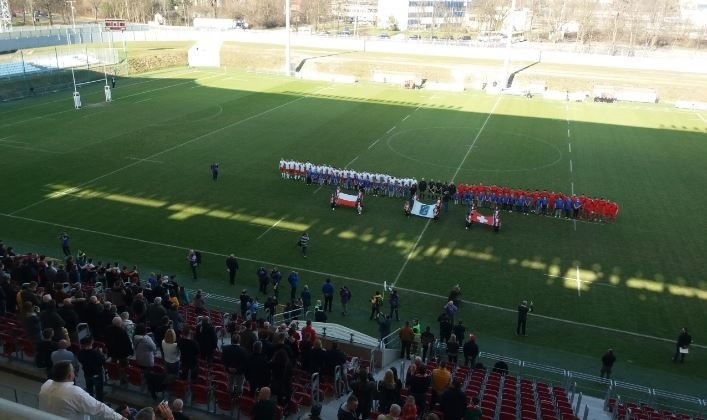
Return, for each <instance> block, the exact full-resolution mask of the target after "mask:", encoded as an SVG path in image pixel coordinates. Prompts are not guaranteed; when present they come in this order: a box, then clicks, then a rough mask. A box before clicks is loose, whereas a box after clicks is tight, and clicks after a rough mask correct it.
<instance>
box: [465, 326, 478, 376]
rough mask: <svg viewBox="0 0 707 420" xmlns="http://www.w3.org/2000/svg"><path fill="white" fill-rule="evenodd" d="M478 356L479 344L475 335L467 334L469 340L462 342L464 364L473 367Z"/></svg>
mask: <svg viewBox="0 0 707 420" xmlns="http://www.w3.org/2000/svg"><path fill="white" fill-rule="evenodd" d="M478 357H479V345H478V344H476V336H475V335H474V334H469V341H467V342H466V343H464V366H469V367H471V368H473V367H474V366H476V359H477V358H478Z"/></svg>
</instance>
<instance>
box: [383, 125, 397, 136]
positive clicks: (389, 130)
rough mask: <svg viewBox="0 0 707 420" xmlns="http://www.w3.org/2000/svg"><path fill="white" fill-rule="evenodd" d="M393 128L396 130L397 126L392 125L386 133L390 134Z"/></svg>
mask: <svg viewBox="0 0 707 420" xmlns="http://www.w3.org/2000/svg"><path fill="white" fill-rule="evenodd" d="M393 130H395V126H392V127H390V130H388V131H386V132H385V134H390V132H391V131H393Z"/></svg>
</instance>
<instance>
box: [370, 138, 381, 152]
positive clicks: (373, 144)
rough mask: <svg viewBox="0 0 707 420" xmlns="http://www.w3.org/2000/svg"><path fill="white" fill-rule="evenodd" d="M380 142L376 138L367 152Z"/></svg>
mask: <svg viewBox="0 0 707 420" xmlns="http://www.w3.org/2000/svg"><path fill="white" fill-rule="evenodd" d="M380 140H381V139H380V138H377V139H376V141H374V142H373V143H371V145H370V146H368V150H371V148H372V147H373V146H375V145H376V144H377V143H378V142H379V141H380Z"/></svg>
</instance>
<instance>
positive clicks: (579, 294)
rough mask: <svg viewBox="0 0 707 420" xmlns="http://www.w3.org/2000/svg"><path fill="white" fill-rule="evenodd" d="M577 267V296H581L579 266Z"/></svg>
mask: <svg viewBox="0 0 707 420" xmlns="http://www.w3.org/2000/svg"><path fill="white" fill-rule="evenodd" d="M576 267H577V296H582V280H580V279H579V266H576Z"/></svg>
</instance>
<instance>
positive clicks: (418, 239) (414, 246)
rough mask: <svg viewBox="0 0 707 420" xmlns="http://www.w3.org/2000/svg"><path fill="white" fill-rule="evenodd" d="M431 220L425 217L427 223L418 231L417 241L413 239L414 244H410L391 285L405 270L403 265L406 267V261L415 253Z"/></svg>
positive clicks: (396, 281) (395, 282)
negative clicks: (410, 246)
mask: <svg viewBox="0 0 707 420" xmlns="http://www.w3.org/2000/svg"><path fill="white" fill-rule="evenodd" d="M431 221H432V219H427V224H425V227H424V229H422V232H420V236H418V237H417V241H415V244H414V245H413V246H412V249H411V250H410V252H409V253H408V256H407V257H406V258H405V262H403V266H402V267H400V271H398V275H397V276H395V280H393V286H392V287H395V285H396V284H397V283H398V280H400V276H401V275H402V274H403V271H405V267H407V265H408V263H409V262H410V260H411V259H412V254H414V253H415V250H416V249H417V245H419V243H420V239H422V235H424V234H425V231H426V230H427V227H428V226H429V225H430V222H431Z"/></svg>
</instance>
